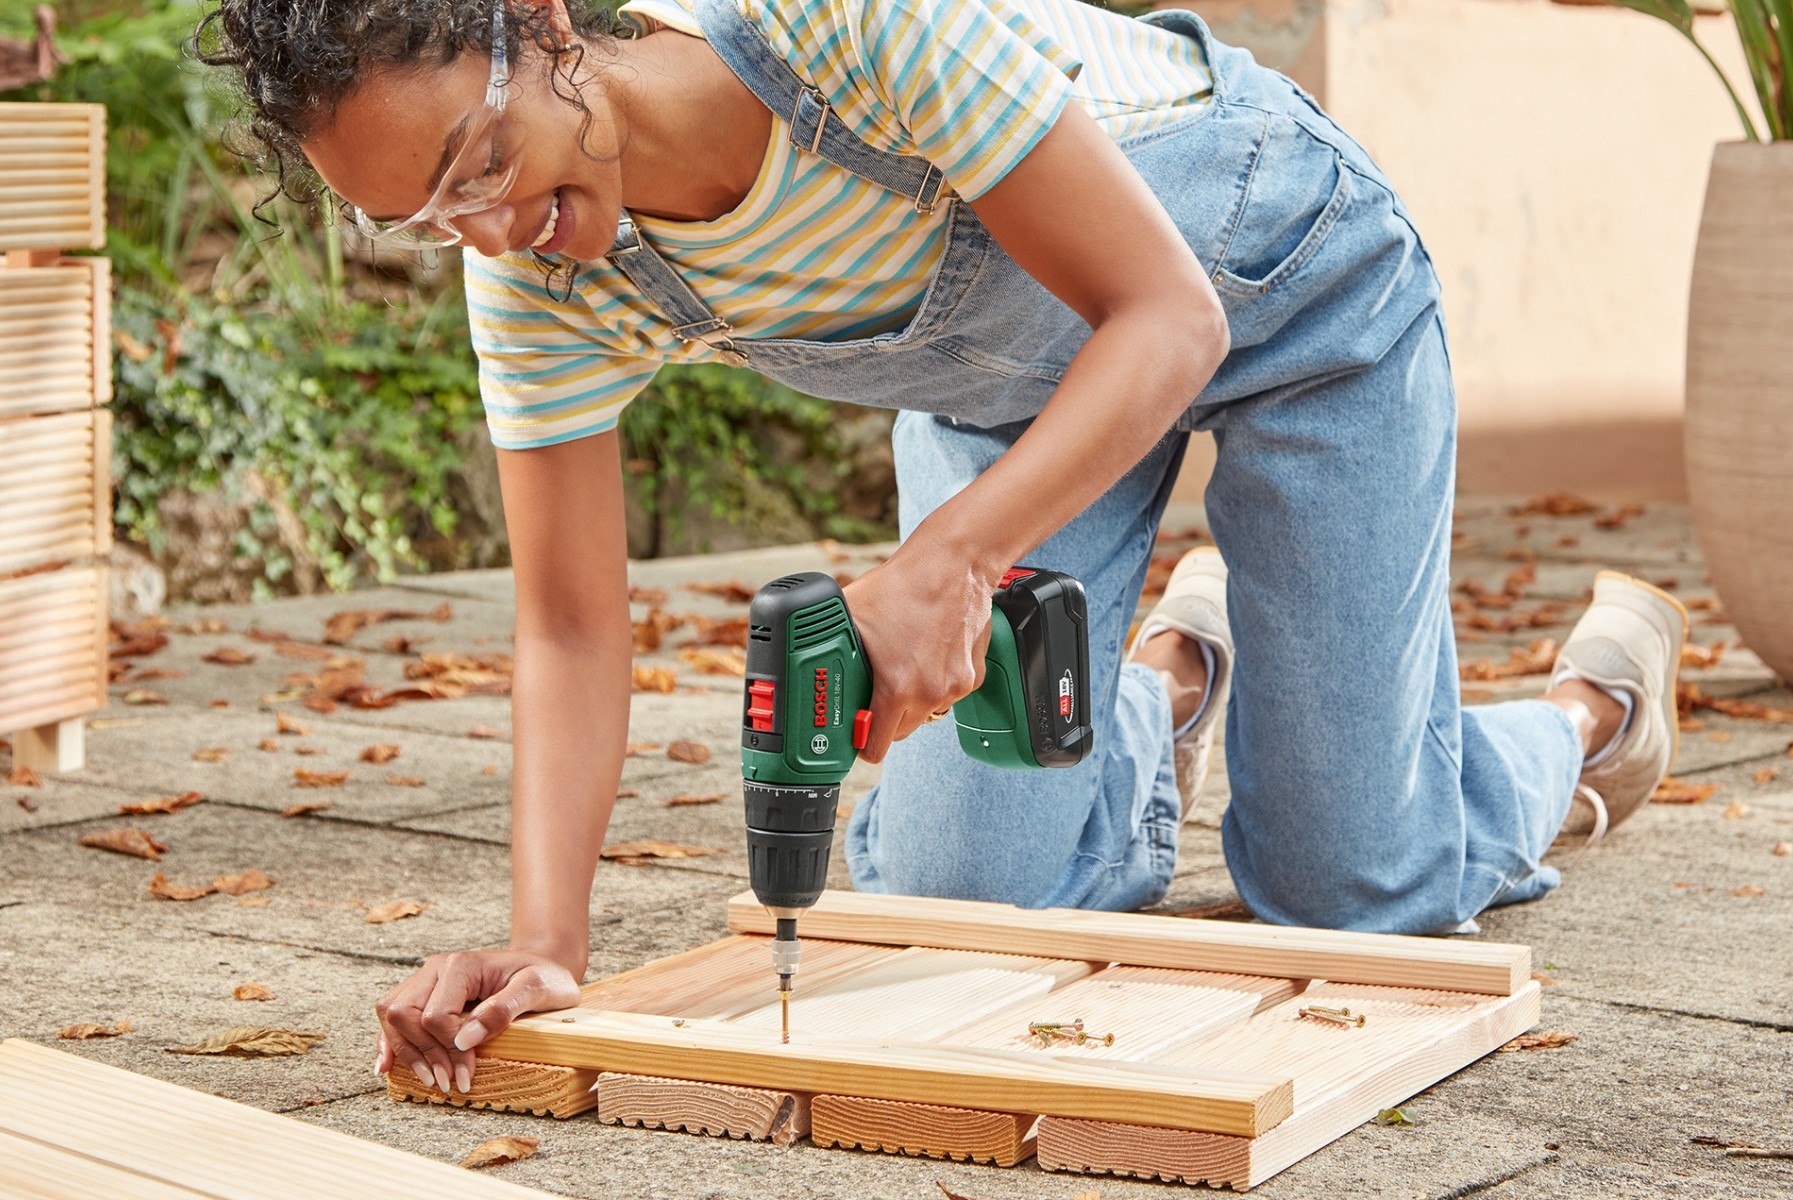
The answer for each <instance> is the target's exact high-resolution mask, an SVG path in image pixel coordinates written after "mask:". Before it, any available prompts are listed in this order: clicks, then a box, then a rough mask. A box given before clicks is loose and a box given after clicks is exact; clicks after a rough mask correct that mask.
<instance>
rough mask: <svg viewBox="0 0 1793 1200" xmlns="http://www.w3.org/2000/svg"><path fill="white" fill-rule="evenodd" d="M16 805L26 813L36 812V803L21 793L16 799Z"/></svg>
mask: <svg viewBox="0 0 1793 1200" xmlns="http://www.w3.org/2000/svg"><path fill="white" fill-rule="evenodd" d="M18 804H19V807H20V808H22V809H24V810H25V811H26V812H28V813H34V812H36V811H37V801H35V800H33V799H32V798H31V797H30V796H27V795H25V794H23V793H21V794H20V795H19V797H18Z"/></svg>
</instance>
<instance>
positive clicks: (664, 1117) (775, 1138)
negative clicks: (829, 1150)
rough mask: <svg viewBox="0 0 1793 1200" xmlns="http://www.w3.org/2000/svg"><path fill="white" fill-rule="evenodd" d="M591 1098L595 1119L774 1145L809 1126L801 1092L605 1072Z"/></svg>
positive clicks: (787, 1141) (789, 1140)
mask: <svg viewBox="0 0 1793 1200" xmlns="http://www.w3.org/2000/svg"><path fill="white" fill-rule="evenodd" d="M597 1097H598V1119H599V1120H600V1121H603V1122H605V1123H606V1124H609V1125H633V1126H636V1127H638V1128H644V1129H671V1130H675V1131H682V1132H685V1133H701V1134H707V1135H708V1136H710V1137H731V1138H741V1139H744V1140H747V1141H755V1142H775V1143H777V1144H778V1145H780V1146H788V1145H790V1144H791V1143H792V1142H794V1141H796V1140H797V1139H798V1138H800V1137H803V1136H805V1135H806V1134H808V1133H809V1130H810V1107H809V1097H808V1096H807V1095H804V1094H803V1093H801V1092H788V1091H778V1090H774V1089H770V1088H752V1087H737V1086H733V1085H730V1084H724V1083H701V1082H698V1081H695V1080H690V1079H666V1078H659V1077H655V1076H649V1075H625V1074H620V1073H617V1072H612V1071H605V1072H603V1073H601V1074H600V1075H599V1076H598V1085H597Z"/></svg>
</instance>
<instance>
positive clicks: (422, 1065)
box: [411, 1058, 430, 1087]
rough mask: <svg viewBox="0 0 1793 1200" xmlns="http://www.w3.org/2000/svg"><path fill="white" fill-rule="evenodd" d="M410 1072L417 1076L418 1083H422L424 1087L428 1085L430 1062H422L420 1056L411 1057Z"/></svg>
mask: <svg viewBox="0 0 1793 1200" xmlns="http://www.w3.org/2000/svg"><path fill="white" fill-rule="evenodd" d="M411 1074H413V1075H415V1076H417V1082H418V1083H421V1084H423V1085H424V1086H425V1087H428V1086H429V1084H430V1064H428V1063H426V1062H424V1061H423V1060H422V1059H421V1058H418V1059H413V1060H412V1061H411Z"/></svg>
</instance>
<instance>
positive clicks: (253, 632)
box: [243, 625, 293, 642]
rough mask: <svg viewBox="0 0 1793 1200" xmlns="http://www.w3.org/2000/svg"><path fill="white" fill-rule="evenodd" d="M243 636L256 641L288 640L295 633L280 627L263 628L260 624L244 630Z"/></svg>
mask: <svg viewBox="0 0 1793 1200" xmlns="http://www.w3.org/2000/svg"><path fill="white" fill-rule="evenodd" d="M243 636H244V637H246V638H249V639H250V640H251V641H256V642H286V641H291V640H292V636H293V635H292V634H290V633H284V632H282V631H280V630H278V629H263V628H262V627H261V626H259V625H252V626H250V627H249V628H248V629H245V630H244V631H243Z"/></svg>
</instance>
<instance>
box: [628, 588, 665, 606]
mask: <svg viewBox="0 0 1793 1200" xmlns="http://www.w3.org/2000/svg"><path fill="white" fill-rule="evenodd" d="M629 603H630V604H646V605H649V606H652V605H655V604H665V603H666V589H665V588H651V587H632V588H630V589H629Z"/></svg>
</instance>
